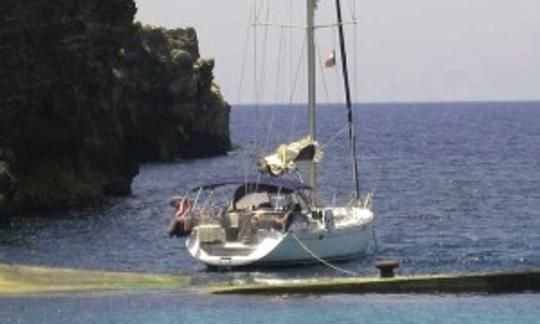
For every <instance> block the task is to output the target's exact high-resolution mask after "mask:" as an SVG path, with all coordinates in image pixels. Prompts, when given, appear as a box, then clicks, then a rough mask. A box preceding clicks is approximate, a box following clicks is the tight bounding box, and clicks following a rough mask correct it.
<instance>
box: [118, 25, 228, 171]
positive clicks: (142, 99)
mask: <svg viewBox="0 0 540 324" xmlns="http://www.w3.org/2000/svg"><path fill="white" fill-rule="evenodd" d="M213 68H214V61H213V60H209V59H203V58H201V57H200V53H199V46H198V39H197V34H196V32H195V30H194V29H193V28H185V29H183V28H178V29H173V30H167V29H164V28H159V27H152V26H141V25H140V24H137V25H136V31H135V37H134V41H133V42H132V43H131V44H130V46H128V47H127V48H126V55H125V56H124V58H123V61H122V67H121V68H120V74H121V75H122V80H124V81H125V84H126V86H127V87H128V88H129V89H128V91H127V92H128V93H130V94H137V96H136V97H131V98H132V99H134V100H132V102H131V104H130V105H131V106H132V107H136V108H135V113H134V117H135V119H134V122H135V129H136V133H135V136H134V141H135V143H136V146H135V147H136V153H137V154H138V156H139V158H140V159H141V160H143V161H152V160H172V159H176V158H200V157H208V156H213V155H219V154H225V153H226V152H227V151H228V150H229V148H230V146H231V144H230V139H229V113H230V107H229V105H228V104H227V103H226V102H225V101H224V100H223V96H222V95H221V93H220V91H219V87H218V86H217V85H216V84H215V83H214V81H213V79H214V76H213V73H212V70H213Z"/></svg>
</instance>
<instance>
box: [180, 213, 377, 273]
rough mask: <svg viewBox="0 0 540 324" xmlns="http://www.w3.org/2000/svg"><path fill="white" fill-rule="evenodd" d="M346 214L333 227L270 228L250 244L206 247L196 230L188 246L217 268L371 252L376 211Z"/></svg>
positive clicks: (315, 259)
mask: <svg viewBox="0 0 540 324" xmlns="http://www.w3.org/2000/svg"><path fill="white" fill-rule="evenodd" d="M333 210H334V211H336V212H340V211H341V212H344V211H345V209H344V208H334V209H333ZM344 213H346V214H347V217H346V218H345V219H344V220H343V221H341V222H336V227H335V229H333V230H330V231H327V230H326V229H324V228H323V227H322V226H321V227H319V228H312V229H306V230H298V231H294V232H287V233H283V232H278V231H268V232H266V233H264V234H261V235H262V236H261V238H260V240H259V242H258V243H256V244H250V245H245V244H242V243H239V242H224V243H217V244H215V245H213V246H210V247H208V246H203V244H201V243H200V242H199V240H198V235H197V233H196V230H195V231H194V232H193V233H192V235H191V236H190V237H189V238H188V239H187V240H186V247H187V249H188V251H189V253H190V254H191V255H192V256H193V257H194V258H196V259H197V260H199V261H201V262H203V263H205V264H206V265H209V266H217V267H239V266H252V265H285V264H301V263H315V262H317V258H321V259H325V260H337V259H349V258H352V257H357V256H359V255H363V254H367V253H368V251H369V248H370V245H371V243H372V240H373V232H372V222H373V213H372V212H371V211H370V210H368V209H363V208H352V209H348V210H347V212H344ZM299 241H300V242H299ZM236 252H239V253H236Z"/></svg>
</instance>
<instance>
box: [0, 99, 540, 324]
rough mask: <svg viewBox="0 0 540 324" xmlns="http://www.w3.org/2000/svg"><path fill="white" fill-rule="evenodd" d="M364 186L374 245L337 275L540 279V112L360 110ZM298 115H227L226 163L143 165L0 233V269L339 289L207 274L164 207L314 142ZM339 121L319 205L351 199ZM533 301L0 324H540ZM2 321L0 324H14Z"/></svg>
mask: <svg viewBox="0 0 540 324" xmlns="http://www.w3.org/2000/svg"><path fill="white" fill-rule="evenodd" d="M354 114H355V127H356V129H357V133H358V152H359V153H358V157H359V163H360V164H359V165H360V170H359V171H360V181H361V187H362V191H363V192H364V193H373V203H374V205H373V210H374V212H375V216H376V221H375V224H376V226H375V234H376V239H377V245H376V247H375V249H374V251H373V253H372V254H371V255H370V256H368V257H366V258H363V259H357V260H352V261H349V262H346V263H341V264H339V266H341V267H343V268H346V269H349V270H353V271H356V272H359V273H361V274H366V275H367V274H369V275H372V274H375V273H376V269H375V268H374V267H373V263H374V262H375V261H376V260H379V259H397V260H399V261H400V262H401V267H400V269H399V272H400V273H401V274H413V273H456V272H457V273H462V272H471V271H514V270H526V269H532V268H540V126H539V125H540V103H534V102H530V103H528V102H521V103H516V102H500V103H407V104H362V105H357V106H355V107H354ZM305 115H306V111H305V107H304V106H299V105H298V106H297V105H293V106H286V105H278V106H276V105H262V106H258V107H254V106H247V105H246V106H238V107H233V109H232V113H231V133H232V140H233V142H234V143H235V145H236V147H237V148H236V150H234V151H233V152H231V153H230V154H229V155H228V156H224V157H218V158H213V159H205V160H193V161H181V162H177V163H166V164H165V163H161V164H147V165H144V166H143V167H141V170H140V173H139V175H138V176H137V177H136V178H135V180H134V183H133V194H132V195H131V196H129V197H124V198H115V199H111V200H109V201H107V202H106V203H104V204H102V205H99V206H93V207H88V208H85V209H82V210H77V211H68V212H53V213H50V214H47V215H29V216H28V217H27V218H25V220H17V221H16V222H15V224H14V228H13V229H11V230H9V231H5V230H0V263H10V264H31V265H44V266H58V267H69V268H81V269H100V270H115V271H142V272H159V273H189V274H193V276H194V278H195V279H194V280H195V283H196V284H204V283H207V282H211V281H216V280H223V279H231V278H244V277H248V276H249V277H252V276H259V277H264V278H304V277H317V276H335V275H336V276H337V275H339V274H337V273H335V272H334V271H333V270H331V269H328V268H327V267H325V266H322V265H320V266H310V267H301V268H284V269H271V270H266V269H255V270H254V271H253V272H250V273H247V272H209V271H207V270H206V269H205V268H204V267H203V266H201V265H200V264H198V263H196V262H195V261H193V260H192V259H191V258H190V257H188V255H187V252H186V251H185V248H184V247H183V241H182V240H177V239H170V238H168V236H167V233H166V227H167V224H168V221H169V219H170V217H171V212H172V211H171V210H170V208H169V207H168V200H169V197H171V196H173V195H174V194H178V193H182V192H183V191H185V190H187V189H189V188H191V187H192V186H193V185H196V184H199V183H201V182H204V181H207V180H209V179H213V178H215V177H219V176H227V175H231V174H237V175H244V174H245V173H246V172H251V171H254V168H255V162H256V157H257V156H260V155H261V154H262V153H266V152H270V151H272V150H274V149H275V148H276V146H277V145H278V144H279V143H281V142H284V141H287V140H295V139H298V138H300V137H302V136H304V135H305V130H306V128H307V125H306V121H305V118H304V117H305ZM345 127H346V111H345V107H344V106H341V105H325V106H321V107H320V109H319V110H318V129H317V132H318V138H319V141H320V142H321V144H322V145H323V148H324V150H325V158H324V161H323V163H322V165H321V168H320V170H319V182H320V184H321V185H320V196H321V198H322V199H325V200H327V201H331V200H334V199H335V200H338V201H343V202H344V201H347V200H348V198H349V197H350V194H351V192H352V189H353V182H352V176H351V163H350V154H349V146H348V141H347V132H346V131H345ZM538 309H540V297H539V296H538V295H535V294H529V295H528V294H520V295H502V296H483V295H465V296H453V295H442V296H425V295H403V296H398V295H391V296H381V295H368V296H349V295H345V296H344V295H334V296H325V297H315V296H280V297H256V298H254V297H241V296H237V297H214V296H206V295H201V294H198V293H187V292H146V293H128V294H115V293H109V294H75V295H50V296H34V297H20V298H7V299H6V298H4V299H1V300H0V317H1V318H3V320H2V321H1V322H2V323H4V322H6V323H38V322H39V323H64V322H66V323H67V321H68V320H70V321H69V322H70V323H102V322H105V323H183V322H188V321H191V322H193V321H195V322H197V323H207V322H208V323H209V322H213V323H214V322H220V323H238V322H255V321H257V322H260V323H267V322H275V321H279V322H299V323H304V322H306V323H307V322H309V323H326V322H338V323H362V322H375V321H376V322H377V323H390V322H392V323H394V322H395V323H435V322H436V323H443V324H444V323H539V318H540V311H538ZM6 319H7V320H6Z"/></svg>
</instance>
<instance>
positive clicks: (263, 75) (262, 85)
mask: <svg viewBox="0 0 540 324" xmlns="http://www.w3.org/2000/svg"><path fill="white" fill-rule="evenodd" d="M269 15H270V0H268V1H267V5H266V19H268V18H269ZM263 28H264V36H263V44H262V46H263V47H262V62H261V64H260V72H259V75H260V82H259V87H260V89H259V90H258V93H259V96H260V97H261V98H264V95H265V91H264V89H265V88H266V87H265V84H266V69H265V66H266V57H267V55H266V52H267V51H266V50H267V46H268V27H263Z"/></svg>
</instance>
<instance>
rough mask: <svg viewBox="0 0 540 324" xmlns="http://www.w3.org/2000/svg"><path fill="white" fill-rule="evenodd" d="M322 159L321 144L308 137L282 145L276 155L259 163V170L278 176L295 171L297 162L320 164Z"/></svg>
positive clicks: (269, 156) (267, 157)
mask: <svg viewBox="0 0 540 324" xmlns="http://www.w3.org/2000/svg"><path fill="white" fill-rule="evenodd" d="M322 157H323V152H322V150H321V149H320V148H319V143H318V142H317V141H314V140H312V139H310V138H309V137H306V138H303V139H301V140H299V141H297V142H292V143H289V144H281V145H280V146H279V147H278V148H277V150H276V152H275V153H274V154H272V155H268V156H266V157H264V158H262V159H261V160H260V161H259V168H260V170H261V171H262V172H265V173H269V174H271V175H275V176H278V175H282V174H284V173H287V172H291V171H294V170H295V169H296V164H295V162H296V161H312V162H314V163H319V162H320V161H321V160H322Z"/></svg>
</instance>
